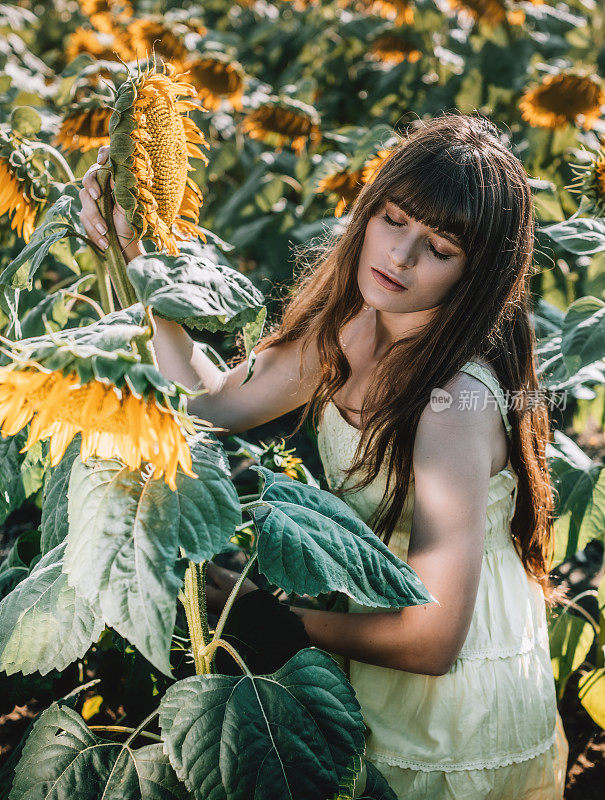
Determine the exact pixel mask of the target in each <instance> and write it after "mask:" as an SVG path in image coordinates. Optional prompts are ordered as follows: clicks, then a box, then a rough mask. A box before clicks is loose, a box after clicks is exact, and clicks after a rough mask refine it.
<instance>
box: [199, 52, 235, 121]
mask: <svg viewBox="0 0 605 800" xmlns="http://www.w3.org/2000/svg"><path fill="white" fill-rule="evenodd" d="M187 68H188V71H189V75H188V76H187V80H190V81H191V83H192V84H193V85H194V86H195V88H196V89H197V90H198V97H199V99H200V100H201V102H202V103H203V105H204V107H205V108H207V109H208V110H209V111H216V110H217V109H218V108H219V107H220V104H221V99H222V98H225V99H227V100H228V101H229V103H230V105H231V107H232V108H234V109H235V110H237V111H241V109H242V95H243V92H244V71H243V69H242V67H241V65H240V64H239V63H238V62H237V61H231V60H230V59H229V58H228V57H227V56H225V55H224V54H223V53H213V54H212V55H206V56H203V57H202V58H198V59H197V60H196V61H192V62H190V63H188V64H187Z"/></svg>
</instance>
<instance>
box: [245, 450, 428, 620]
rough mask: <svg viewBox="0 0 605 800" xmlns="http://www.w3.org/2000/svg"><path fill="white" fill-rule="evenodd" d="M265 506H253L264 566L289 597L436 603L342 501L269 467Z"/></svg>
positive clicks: (259, 469) (260, 563)
mask: <svg viewBox="0 0 605 800" xmlns="http://www.w3.org/2000/svg"><path fill="white" fill-rule="evenodd" d="M251 469H254V470H256V471H257V472H260V473H261V475H262V476H263V477H264V479H265V485H264V488H263V493H262V495H261V498H260V502H261V503H262V505H259V506H256V507H253V508H251V509H250V513H251V514H252V517H253V519H254V522H255V525H256V527H257V529H258V566H259V569H260V571H261V572H262V573H263V574H264V575H266V576H267V578H268V579H269V581H271V583H275V584H277V585H278V586H280V587H281V588H282V589H283V590H284V591H286V592H288V593H289V592H296V594H301V595H302V594H309V595H311V596H313V597H315V596H317V595H318V594H320V593H322V592H329V591H333V590H336V591H340V592H343V593H344V594H347V595H348V596H349V597H352V598H353V599H354V600H355V601H356V602H358V603H360V604H362V605H368V606H374V607H375V606H379V607H382V608H402V607H404V606H410V605H420V604H423V603H428V602H429V601H431V600H434V599H435V598H434V597H433V596H432V595H431V594H430V593H429V592H428V591H427V589H426V587H425V586H424V585H423V584H422V582H421V581H420V579H419V578H418V576H417V575H416V573H415V572H414V570H413V569H412V568H411V567H409V566H408V565H407V564H406V563H405V562H403V561H401V560H400V559H399V558H397V557H396V556H395V555H394V554H393V553H392V552H391V551H390V550H389V548H388V547H387V546H386V545H385V544H384V543H383V542H381V541H380V539H379V538H378V537H377V536H376V535H375V534H374V533H373V532H372V531H371V530H370V528H368V526H367V525H366V524H365V523H364V522H363V521H362V520H361V519H360V518H359V517H358V516H357V515H356V514H355V513H354V512H353V511H352V510H351V509H350V508H349V506H348V505H347V504H346V503H344V502H343V501H342V500H340V499H338V498H337V497H335V496H334V495H333V494H331V493H330V492H325V491H322V490H321V489H316V488H315V487H313V486H309V485H307V484H303V483H300V481H295V480H292V478H290V477H288V476H287V475H281V474H277V473H274V472H271V471H270V470H268V469H265V468H264V467H257V466H254V467H251Z"/></svg>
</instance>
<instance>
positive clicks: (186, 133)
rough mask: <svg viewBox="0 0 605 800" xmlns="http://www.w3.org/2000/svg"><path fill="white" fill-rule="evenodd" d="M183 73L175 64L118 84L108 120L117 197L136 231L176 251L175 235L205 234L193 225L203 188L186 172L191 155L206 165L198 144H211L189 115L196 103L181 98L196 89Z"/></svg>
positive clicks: (192, 93) (188, 236)
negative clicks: (185, 81) (186, 81)
mask: <svg viewBox="0 0 605 800" xmlns="http://www.w3.org/2000/svg"><path fill="white" fill-rule="evenodd" d="M181 77H182V76H180V75H176V71H175V68H174V67H173V66H172V65H171V64H165V65H164V68H163V72H159V71H157V70H156V69H155V68H150V69H149V70H146V71H144V72H139V74H138V76H136V77H135V78H133V79H131V80H129V81H125V82H124V83H123V84H122V85H121V86H120V88H119V90H118V93H117V97H116V101H115V106H114V113H113V115H112V117H111V120H110V123H109V131H110V136H111V142H110V150H109V156H110V159H111V163H112V166H113V170H114V182H115V196H116V198H117V200H118V202H119V203H120V205H121V206H123V208H124V209H125V210H126V214H127V216H128V219H129V221H130V223H131V225H132V227H133V228H134V230H135V231H136V233H137V236H138V237H139V238H140V237H143V236H147V237H148V238H151V239H153V241H154V242H155V243H156V245H157V246H158V248H159V249H164V248H165V249H166V250H167V251H168V252H169V253H171V254H172V255H177V254H178V252H179V249H178V246H177V243H176V238H180V239H186V238H192V237H195V236H201V237H202V238H204V236H203V233H202V231H201V230H200V229H199V228H198V227H197V225H196V224H195V223H197V222H198V219H199V209H200V206H201V205H202V202H203V197H202V193H201V191H200V190H199V188H198V186H197V184H196V183H195V182H194V181H193V180H192V179H191V178H190V177H188V175H187V173H188V172H189V171H191V170H192V169H193V167H192V166H191V165H190V163H189V159H190V158H200V159H202V161H204V163H205V164H208V159H207V158H206V156H205V155H204V153H203V152H202V151H201V150H200V149H199V147H198V146H197V145H198V144H199V145H202V146H203V147H208V143H207V141H206V139H205V137H204V134H203V133H202V132H201V131H200V130H199V128H198V127H197V126H196V124H195V123H194V122H193V120H191V119H189V117H187V116H185V114H186V112H188V111H189V110H190V109H192V108H198V106H197V105H196V104H195V103H193V102H191V101H190V100H181V99H179V97H181V96H183V95H188V96H189V97H192V96H195V94H196V92H195V89H194V88H193V86H191V85H190V84H187V83H184V82H182V81H180V80H179V78H181Z"/></svg>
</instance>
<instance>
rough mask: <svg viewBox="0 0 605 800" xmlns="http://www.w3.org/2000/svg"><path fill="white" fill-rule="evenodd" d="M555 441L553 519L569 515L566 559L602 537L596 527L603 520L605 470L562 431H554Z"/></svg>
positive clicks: (551, 451) (552, 448)
mask: <svg viewBox="0 0 605 800" xmlns="http://www.w3.org/2000/svg"><path fill="white" fill-rule="evenodd" d="M554 437H555V445H552V444H551V445H550V447H549V454H550V457H549V469H550V474H551V477H552V480H553V486H554V488H555V490H556V507H555V512H556V516H557V518H559V517H563V516H564V515H565V514H567V513H569V514H570V521H569V530H568V538H567V547H566V552H565V557H566V558H567V557H569V556H571V555H573V554H574V553H575V552H576V550H578V549H579V548H581V547H583V546H584V545H586V543H587V542H588V541H590V539H591V538H594V536H600V537H602V536H603V528H600V529H599V525H600V523H601V522H602V520H603V519H604V517H605V477H604V474H605V470H603V467H602V466H601V465H600V464H597V463H594V462H593V461H591V460H590V458H589V457H588V456H587V455H586V454H585V453H584V452H583V451H582V450H581V449H580V448H579V447H578V446H577V445H576V444H575V442H574V441H573V440H571V439H569V438H568V437H567V436H565V434H563V433H562V432H561V431H555V433H554ZM580 533H581V534H582V535H581V536H580Z"/></svg>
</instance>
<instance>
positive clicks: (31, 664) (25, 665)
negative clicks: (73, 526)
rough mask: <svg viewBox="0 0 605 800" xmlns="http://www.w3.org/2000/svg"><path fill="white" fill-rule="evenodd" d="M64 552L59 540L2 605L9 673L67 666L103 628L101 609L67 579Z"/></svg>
mask: <svg viewBox="0 0 605 800" xmlns="http://www.w3.org/2000/svg"><path fill="white" fill-rule="evenodd" d="M64 551H65V545H64V544H60V545H58V546H57V547H55V549H54V550H51V552H50V553H47V554H46V555H45V556H44V557H43V558H41V559H40V561H38V563H37V564H36V566H35V567H34V568H33V569H32V571H31V573H30V574H29V575H28V577H27V578H25V580H22V581H21V583H19V584H18V586H17V587H16V588H15V589H13V591H12V592H11V593H10V594H9V595H7V596H6V597H5V598H4V600H3V601H2V602H1V603H0V669H3V670H5V671H6V673H7V674H8V675H11V674H12V673H13V672H18V671H20V672H24V673H29V672H34V671H36V670H37V671H38V672H40V674H41V675H46V673H47V672H50V671H51V670H52V669H57V670H59V671H61V670H64V669H65V668H66V667H68V666H69V664H71V663H72V661H75V660H76V659H77V658H81V657H82V656H83V655H84V653H85V652H86V651H87V650H88V648H89V647H90V645H91V644H92V643H93V642H94V641H96V639H98V638H99V636H100V634H101V631H102V630H103V623H102V621H101V619H100V617H99V615H98V614H97V612H96V610H95V609H94V608H93V607H92V606H91V605H89V603H88V602H87V601H86V600H85V599H84V598H82V597H81V596H79V595H78V594H77V592H76V591H75V590H74V589H73V588H72V587H71V586H69V585H68V583H67V576H66V575H65V574H64V573H63V572H62V566H63V561H62V559H63V555H64Z"/></svg>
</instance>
